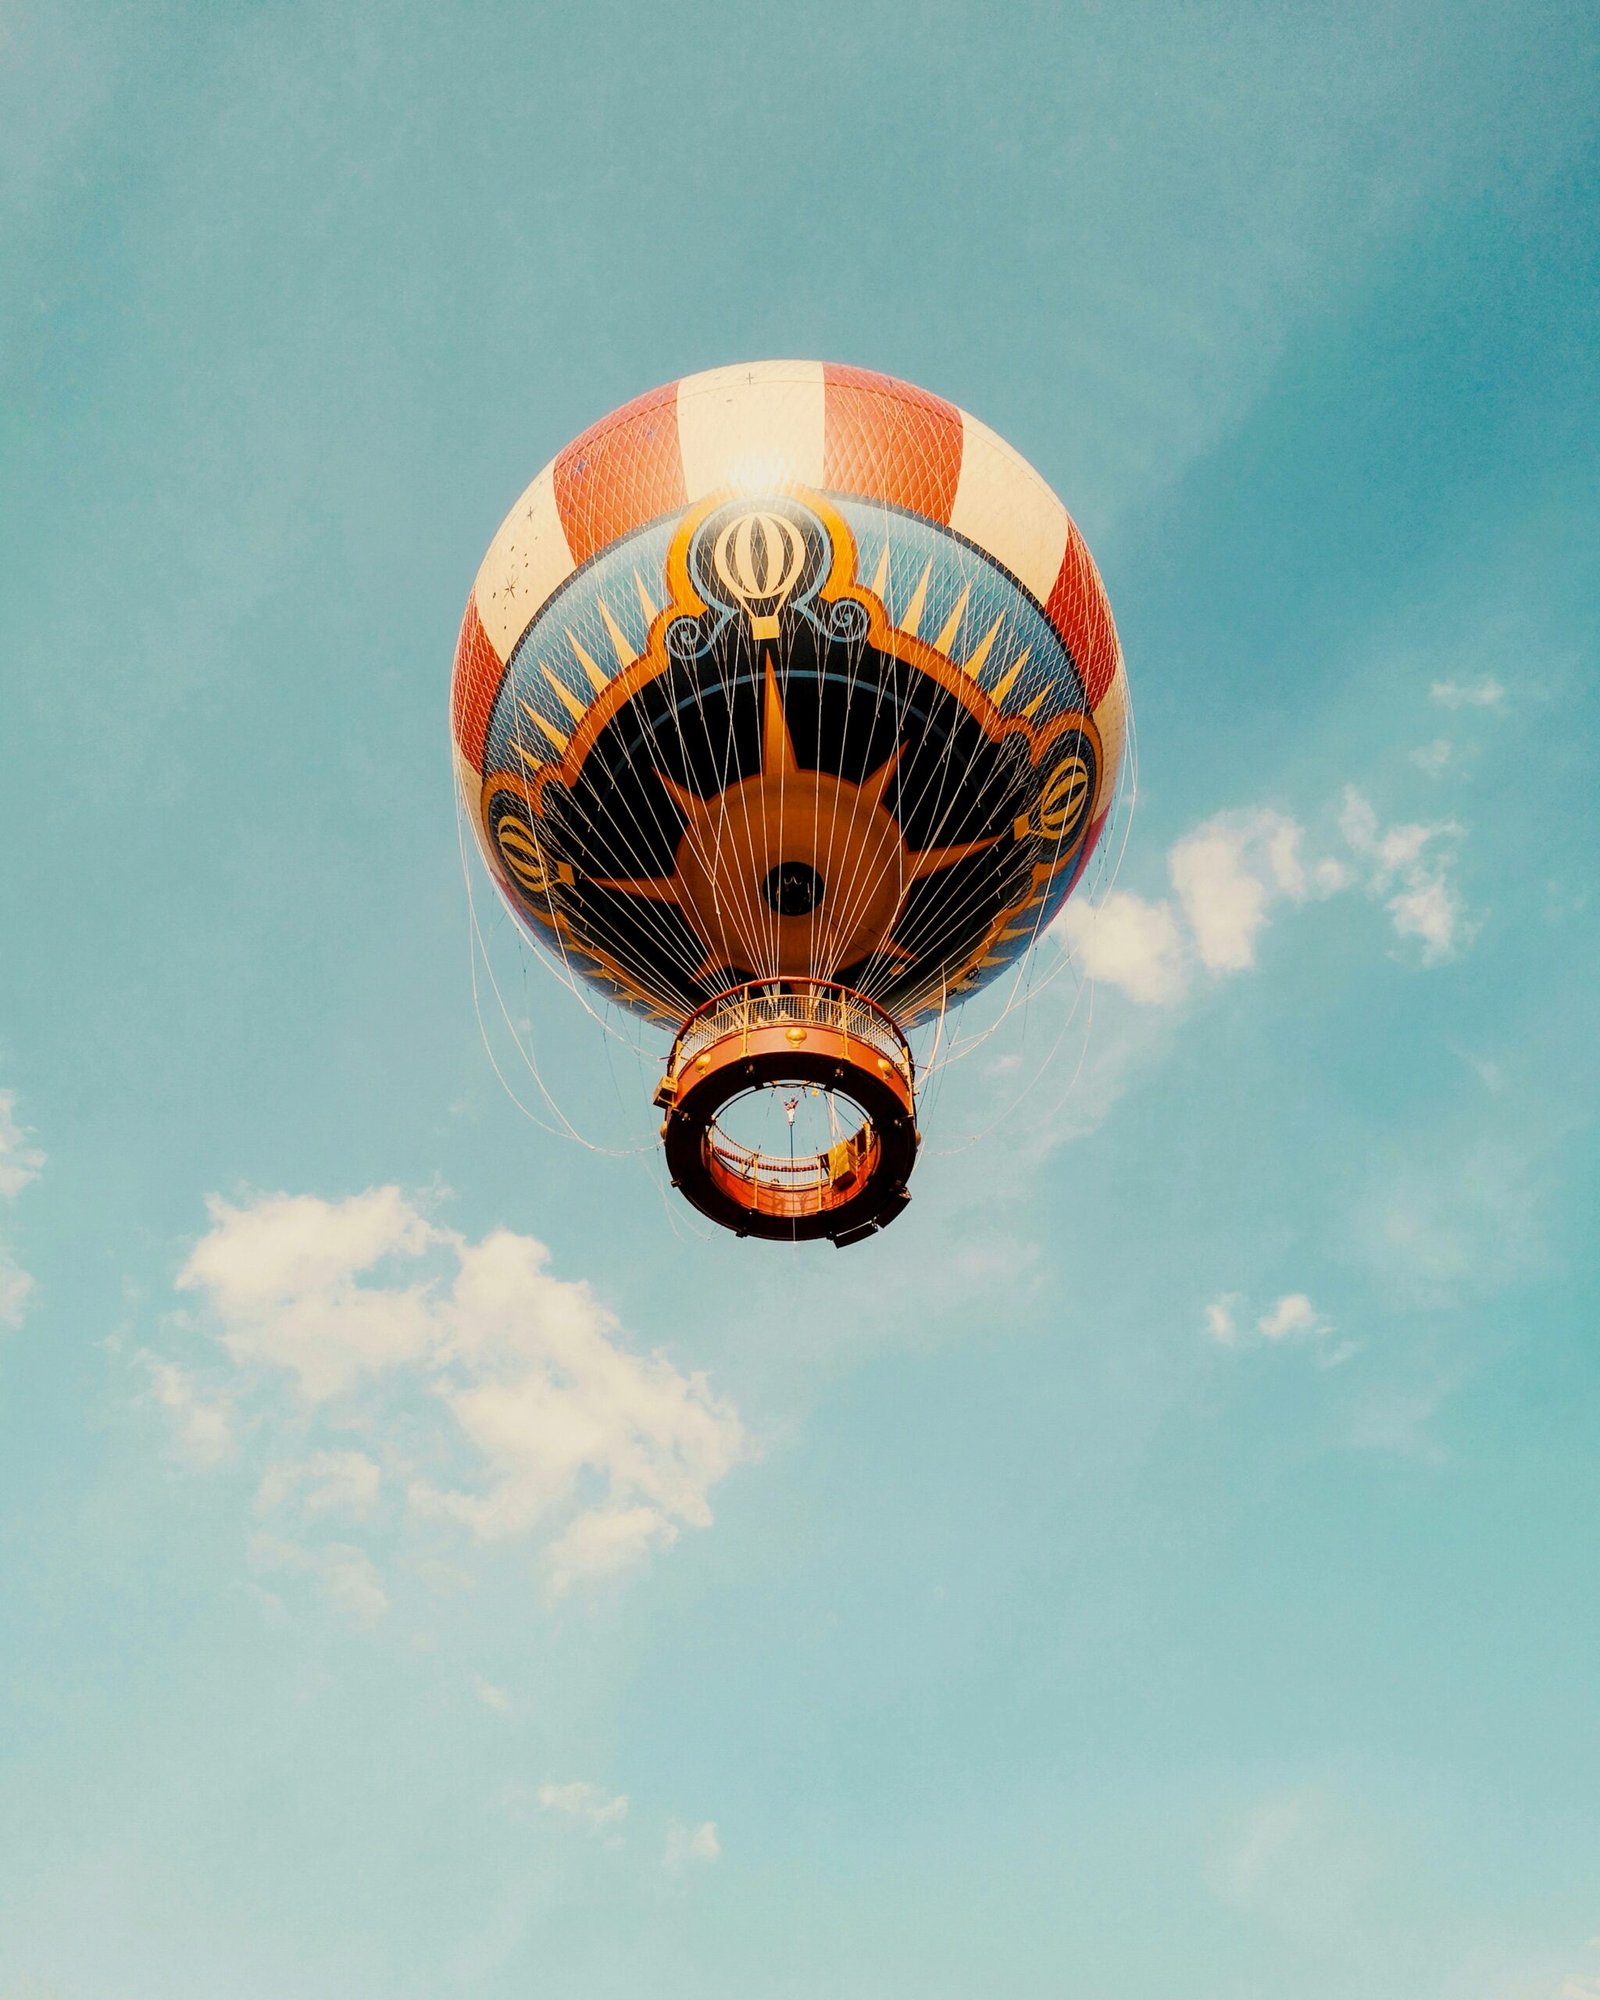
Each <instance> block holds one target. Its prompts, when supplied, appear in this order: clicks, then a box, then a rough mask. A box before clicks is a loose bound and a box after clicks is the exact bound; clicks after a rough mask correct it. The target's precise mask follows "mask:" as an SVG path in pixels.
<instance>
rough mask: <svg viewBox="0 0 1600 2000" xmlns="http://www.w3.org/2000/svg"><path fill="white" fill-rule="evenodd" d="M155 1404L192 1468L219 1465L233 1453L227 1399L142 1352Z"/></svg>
mask: <svg viewBox="0 0 1600 2000" xmlns="http://www.w3.org/2000/svg"><path fill="white" fill-rule="evenodd" d="M139 1359H140V1360H141V1361H142V1362H143V1364H144V1368H145V1372H146V1373H147V1375H148V1376H149V1378H150V1388H151V1390H152V1392H153V1394H154V1396H155V1399H156V1401H157V1402H158V1403H159V1404H160V1405H161V1408H162V1409H163V1410H164V1411H165V1412H166V1416H167V1421H168V1423H169V1424H170V1425H171V1426H172V1437H173V1442H174V1444H176V1446H177V1448H178V1454H179V1456H180V1457H181V1458H184V1459H187V1460H188V1462H189V1463H190V1464H191V1465H220V1464H221V1463H222V1462H223V1460H224V1459H226V1458H229V1457H231V1456H232V1454H233V1411H232V1408H231V1406H230V1404H229V1401H228V1398H227V1397H226V1396H225V1395H221V1394H209V1393H207V1392H206V1391H205V1390H204V1389H202V1388H201V1386H200V1384H199V1382H198V1380H197V1379H196V1377H195V1376H194V1375H193V1374H192V1373H191V1372H190V1370H188V1369H187V1368H180V1367H179V1366H178V1365H177V1363H176V1362H172V1361H163V1360H162V1359H161V1357H160V1355H158V1354H151V1353H149V1352H148V1351H145V1352H141V1354H140V1356H139Z"/></svg>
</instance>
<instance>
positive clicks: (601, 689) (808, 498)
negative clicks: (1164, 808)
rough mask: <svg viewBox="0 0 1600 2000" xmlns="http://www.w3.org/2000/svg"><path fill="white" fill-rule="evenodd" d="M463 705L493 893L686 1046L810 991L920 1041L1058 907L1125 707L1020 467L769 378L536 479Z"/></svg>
mask: <svg viewBox="0 0 1600 2000" xmlns="http://www.w3.org/2000/svg"><path fill="white" fill-rule="evenodd" d="M452 708H453V729H454V738H455V750H456V764H457V773H458V778H459V783H460V787H461V792H462V796H463V799H464V801H465V804H466V807H467V810H468V812H469V814H470V816H471V819H472V822H473V825H474V827H475V829H476V832H477V836H478V839H479V841H480V843H481V845H482V848H483V852H484V855H485V857H486V859H487V861H488V864H489V867H490V869H491V870H492V872H493V874H494V877H495V880H496V882H497V883H498V885H499V888H500V891H501V893H502V894H503V895H504V897H505V899H506V901H507V902H508V903H509V904H510V906H511V907H512V909H513V910H515V911H516V913H517V915H518V917H519V918H520V919H521V920H522V922H523V923H524V925H525V926H526V927H527V928H528V929H529V930H530V931H531V933H532V934H533V936H534V937H535V938H537V939H538V940H539V942H540V943H541V944H542V945H543V946H544V947H545V948H546V949H548V950H550V951H552V952H553V953H555V954H556V955H557V956H558V957H559V958H560V959H561V961H562V962H563V964H564V965H565V966H566V967H567V968H568V969H569V971H571V972H572V973H574V974H576V975H578V976H580V977H581V978H583V979H584V980H586V981H588V982H590V983H591V984H592V985H593V986H595V987H597V988H598V989H600V990H601V991H602V992H604V993H605V994H607V995H608V996H610V997H611V998H613V999H615V1000H617V1001H618V1002H620V1003H621V1004H622V1005H624V1006H625V1007H628V1008H631V1009H633V1010H635V1011H636V1012H638V1013H640V1014H642V1015H644V1016H646V1017H648V1018H650V1019H652V1020H656V1021H658V1022H660V1023H663V1024H665V1025H669V1026H673V1027H676V1026H677V1025H678V1024H679V1023H680V1022H682V1021H683V1020H684V1019H685V1017H686V1016H687V1015H689V1014H690V1013H691V1012H692V1011H693V1010H694V1009H695V1008H696V1007H699V1006H701V1005H702V1004H704V1003H705V1002H707V1001H708V1000H710V999H711V998H712V997H713V996H715V995H716V994H718V993H720V992H723V991H724V990H726V989H728V988H731V987H737V986H741V985H744V984H747V983H749V982H752V981H767V980H775V979H777V980H786V979H787V980H792V979H795V978H803V977H811V978H816V979H822V980H827V981H833V982H837V983H838V984H840V985H841V986H843V987H846V988H849V989H850V990H851V991H852V992H854V993H857V994H860V995H862V996H864V997H865V998H866V999H867V1000H869V1001H874V1002H876V1003H878V1004H879V1005H881V1006H882V1007H884V1008H885V1009H887V1010H888V1012H889V1013H890V1014H892V1015H893V1016H894V1017H895V1018H896V1019H897V1020H898V1021H899V1022H901V1023H902V1024H909V1023H912V1022H915V1021H916V1020H918V1019H919V1018H923V1017H925V1016H926V1015H928V1014H930V1013H931V1012H932V1011H934V1010H935V1009H936V1008H938V1007H940V1006H942V1005H944V1004H946V1003H947V1002H950V1001H957V1000H960V999H962V998H963V997H965V996H966V995H968V994H970V993H972V992H973V991H975V990H976V989H977V988H978V987H979V986H981V985H982V984H984V983H985V982H986V981H988V980H990V979H992V978H994V977H996V976H997V975H998V974H1000V973H1002V972H1003V971H1004V970H1005V969H1006V967H1008V966H1010V965H1012V964H1014V963H1015V961H1016V960H1017V959H1018V957H1019V956H1020V955H1021V954H1022V953H1024V952H1025V951H1026V950H1027V948H1028V946H1029V944H1030V943H1031V942H1032V941H1033V939H1034V938H1035V937H1036V936H1037V935H1038V933H1039V931H1040V930H1041V929H1042V928H1043V927H1044V925H1045V924H1047V923H1048V922H1049V920H1050V918H1051V917H1052V916H1053V915H1054V914H1055V912H1056V911H1057V910H1058V909H1059V907H1060V905H1061V903H1062V901H1063V900H1064V899H1065V898H1066V896H1067V895H1068V894H1070V892H1071V890H1072V888H1073V886H1074V884H1075V883H1076V882H1077V881H1078V879H1079V878H1080V877H1081V875H1082V873H1083V870H1084V867H1085V865H1086V863H1087V861H1088V859H1089V856H1090V854H1091V853H1092V852H1093V850H1094V847H1095V843H1096V841H1097V840H1098V839H1099V837H1100V834H1101V831H1102V829H1103V828H1104V826H1105V823H1106V818H1107V814H1108V811H1109V807H1110V802H1111V800H1112V797H1113V794H1114V789H1115V783H1116V777H1117V771H1118V766H1119V761H1120V758H1121V754H1122V745H1123V736H1124V723H1125V712H1126V689H1125V682H1124V677H1123V673H1122V667H1121V658H1120V653H1119V649H1118V644H1117V637H1116V629H1115V626H1114V624H1113V622H1112V617H1111V612H1110V608H1109V606H1108V604H1107V601H1106V597H1105V592H1104V590H1103V588H1102V586H1101V582H1100V578H1099V576H1098V574H1097V572H1096V570H1095V567H1094V564H1093V562H1092V561H1091V559H1090V556H1089V553H1088V550H1087V549H1086V548H1085V546H1084V543H1083V540H1082V538H1081V536H1080V535H1079V533H1078V531H1077V529H1076V527H1075V526H1074V524H1073V522H1072V521H1071V519H1070V518H1069V516H1068V514H1067V511H1066V509H1065V508H1064V507H1063V506H1062V505H1061V503H1060V501H1059V500H1057V499H1056V497H1055V495H1054V494H1053V493H1052V492H1051V491H1050V489H1049V488H1048V487H1047V486H1046V485H1045V483H1044V481H1043V480H1042V479H1041V478H1040V477H1039V475H1038V474H1037V473H1036V472H1035V471H1034V470H1033V469H1032V468H1031V467H1030V466H1029V465H1028V464H1027V463H1026V461H1025V460H1023V459H1022V458H1021V457H1019V455H1018V454H1017V453H1016V452H1014V451H1013V450H1012V449H1011V448H1010V446H1008V445H1007V444H1005V443H1004V442H1003V441H1002V440H1001V439H1000V438H998V437H997V436H996V435H995V434H994V433H993V432H992V431H990V430H988V429H987V428H986V427H985V426H984V425H982V424H980V423H978V422H977V421H976V420H975V419H974V418H972V417H970V416H968V415H966V414H965V413H964V412H963V411H961V410H958V409H957V408H955V406H954V405H952V404H950V403H947V402H944V401H943V400H941V399H940V398H938V397H935V396H931V395H928V394H926V393H924V392H923V391H921V390H918V389H915V388H912V387H911V386H909V385H908V384H906V383H903V382H898V381H895V380H893V379H891V378H890V377H887V376H883V375H875V374H870V373H867V372H866V371H864V370H859V369H852V368H844V367H835V366H831V365H826V364H823V363H817V362H766V363H757V364H752V365H742V366H737V367H731V368H722V369H715V370H712V371H710V372H709V373H706V374H702V375H694V376H689V377H686V378H685V379H684V380H683V381H681V382H677V383H673V384H670V385H668V386H667V387H665V388H662V389H657V390H655V391H652V392H651V393H650V394H649V395H646V396H642V397H640V398H639V399H638V400H637V401H636V402H633V403H630V404H628V405H627V406H626V407H625V408H623V409H621V410H618V411H616V412H615V413H614V414H613V415H611V416H609V417H606V418H604V419H603V420H602V421H601V422H599V423H598V424H596V425H594V426H593V427H592V428H591V429H590V430H588V431H586V432H585V433H584V434H583V435H582V436H581V437H580V438H578V439H577V440H575V441H574V442H573V443H572V444H570V445H568V446H567V448H566V449H565V450H564V451H562V452H560V453H559V454H558V455H557V456H556V457H555V458H554V459H553V460H552V461H551V463H550V464H549V465H547V466H546V467H545V469H544V470H543V471H542V472H541V473H540V474H539V476H538V478H537V479H535V480H534V482H533V484H532V485H531V486H530V487H529V488H528V490H527V492H526V493H524V494H523V496H522V497H521V499H520V500H519V501H518V502H517V504H516V506H515V507H514V508H513V509H512V511H511V513H510V514H509V515H508V516H507V517H506V520H505V522H504V524H503V525H502V527H501V529H500V531H499V533H498V534H497V535H496V536H495V538H494V541H493V544H492V545H491V547H490V550H489V553H488V555H487V556H486V558H485V560H484V563H483V566H482V568H481V569H480V571H479V574H478V578H477V581H476V584H475V585H474V588H473V592H472V597H471V601H470V603H469V604H468V607H467V614H466V619H465V622H464V624H463V626H462V630H461V637H460V643H459V646H458V649H457V654H456V665H455V680H454V694H453V704H452Z"/></svg>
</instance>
